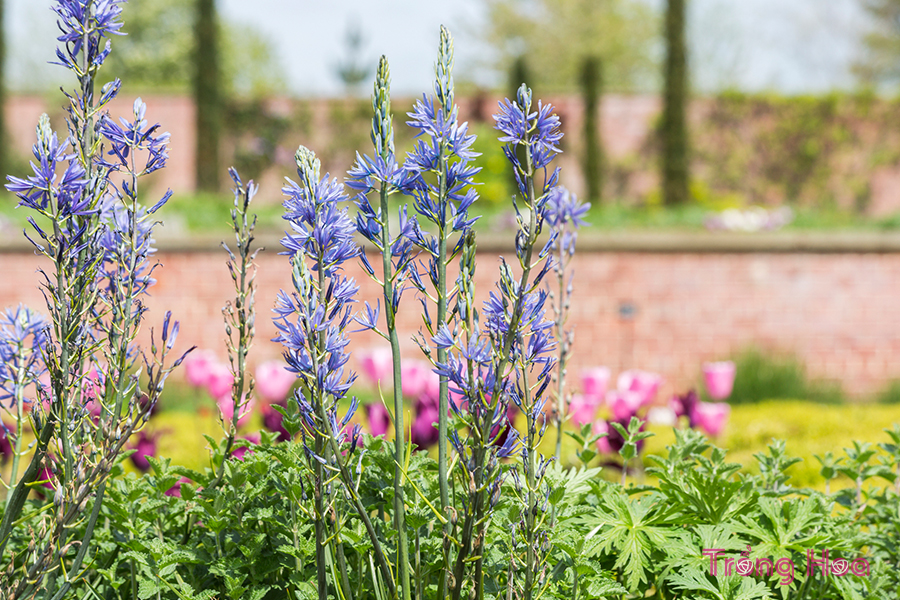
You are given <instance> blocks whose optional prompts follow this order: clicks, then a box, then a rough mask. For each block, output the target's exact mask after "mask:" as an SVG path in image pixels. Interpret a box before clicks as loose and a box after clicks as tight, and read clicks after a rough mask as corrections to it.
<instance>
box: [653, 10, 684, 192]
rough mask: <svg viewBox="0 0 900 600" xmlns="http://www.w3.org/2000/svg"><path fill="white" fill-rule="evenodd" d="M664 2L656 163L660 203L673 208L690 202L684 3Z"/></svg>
mask: <svg viewBox="0 0 900 600" xmlns="http://www.w3.org/2000/svg"><path fill="white" fill-rule="evenodd" d="M667 2H668V4H667V7H666V19H665V39H666V62H665V69H664V71H663V75H664V89H663V115H662V123H661V125H660V142H661V145H662V154H661V157H660V158H661V160H660V163H661V170H662V196H663V202H664V203H665V204H666V205H669V206H673V205H678V204H684V203H686V202H687V201H688V199H689V198H690V192H689V176H690V175H689V170H690V155H689V151H690V149H689V143H688V130H687V115H686V109H687V106H686V105H687V95H688V73H687V50H686V47H685V2H686V0H667Z"/></svg>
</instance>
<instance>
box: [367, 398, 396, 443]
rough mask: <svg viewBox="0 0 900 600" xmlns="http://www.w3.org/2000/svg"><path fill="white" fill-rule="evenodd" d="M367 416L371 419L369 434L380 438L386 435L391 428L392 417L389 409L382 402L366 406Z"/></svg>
mask: <svg viewBox="0 0 900 600" xmlns="http://www.w3.org/2000/svg"><path fill="white" fill-rule="evenodd" d="M366 415H367V416H368V417H369V432H370V433H371V434H372V435H373V436H375V437H378V436H379V435H385V434H386V433H387V432H388V429H389V428H390V426H391V416H390V414H389V413H388V410H387V408H385V407H384V404H382V403H381V402H373V403H372V404H367V405H366Z"/></svg>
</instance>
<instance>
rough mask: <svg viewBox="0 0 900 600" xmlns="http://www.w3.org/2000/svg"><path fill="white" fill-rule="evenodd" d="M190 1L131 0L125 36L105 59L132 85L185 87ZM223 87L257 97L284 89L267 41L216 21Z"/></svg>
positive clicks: (237, 26)
mask: <svg viewBox="0 0 900 600" xmlns="http://www.w3.org/2000/svg"><path fill="white" fill-rule="evenodd" d="M194 4H195V3H194V2H193V1H191V2H185V1H184V0H153V1H152V2H151V1H147V0H144V1H141V2H131V3H129V4H128V9H127V10H126V11H125V13H124V15H123V16H124V22H125V30H126V31H127V34H128V35H125V36H123V37H120V38H116V39H115V40H114V41H113V45H114V52H112V53H111V54H110V55H109V58H108V59H107V61H106V64H107V65H108V72H110V73H115V74H116V75H117V76H118V77H119V78H120V79H122V80H123V81H126V82H127V85H128V86H129V87H130V88H132V89H137V90H152V91H174V92H184V91H187V90H188V89H189V88H190V85H191V78H192V76H193V70H192V66H191V65H192V60H193V55H192V53H193V48H194V41H193V29H192V24H193V22H194V14H195V11H194ZM218 27H219V28H220V31H219V32H218V36H219V38H220V39H223V40H228V43H227V44H224V45H223V47H222V48H221V53H222V58H221V60H222V76H223V87H224V89H225V91H226V92H227V93H228V95H238V96H247V95H251V96H254V97H259V96H262V95H264V94H267V93H271V92H276V91H280V90H282V89H283V88H284V83H283V79H284V77H283V74H282V72H281V67H280V65H279V64H278V62H277V61H276V59H275V54H274V50H273V48H272V45H271V44H270V43H269V41H268V40H267V39H266V38H265V37H263V36H262V35H261V34H260V33H259V32H258V31H256V30H254V29H253V28H251V27H248V26H247V25H244V24H240V23H231V22H227V21H224V22H220V23H219V25H218Z"/></svg>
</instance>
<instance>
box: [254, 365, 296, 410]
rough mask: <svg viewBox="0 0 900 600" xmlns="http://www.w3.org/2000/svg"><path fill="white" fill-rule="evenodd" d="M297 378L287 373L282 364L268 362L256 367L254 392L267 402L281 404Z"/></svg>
mask: <svg viewBox="0 0 900 600" xmlns="http://www.w3.org/2000/svg"><path fill="white" fill-rule="evenodd" d="M295 381H297V376H296V375H295V374H294V373H291V372H290V371H288V370H287V369H286V368H285V366H284V363H282V362H281V361H278V360H270V361H269V362H264V363H263V364H261V365H259V366H258V367H256V390H257V391H258V392H259V395H260V396H261V397H262V398H264V399H265V400H268V401H269V402H276V403H277V402H282V401H284V399H285V398H287V397H288V393H289V392H290V391H291V386H292V385H294V382H295Z"/></svg>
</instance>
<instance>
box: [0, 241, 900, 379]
mask: <svg viewBox="0 0 900 600" xmlns="http://www.w3.org/2000/svg"><path fill="white" fill-rule="evenodd" d="M268 245H269V247H272V248H274V247H276V246H275V244H268ZM589 245H590V244H585V246H589ZM895 245H896V244H895ZM595 246H596V244H595ZM613 246H614V245H613ZM633 250H634V248H631V249H630V250H628V251H626V250H623V249H621V248H620V249H618V250H617V249H616V248H615V247H610V245H607V248H606V249H605V251H602V252H600V251H593V252H586V251H582V252H581V253H580V254H579V255H577V256H576V259H575V261H574V269H575V273H576V276H575V299H574V302H573V304H574V306H573V312H572V316H571V320H570V323H571V325H572V326H573V327H574V328H575V331H576V341H575V346H576V349H575V352H576V354H575V357H574V359H573V362H572V364H571V368H570V373H572V374H577V373H578V372H579V370H580V369H582V368H585V367H588V366H592V365H600V364H603V365H608V366H609V367H611V368H612V369H613V372H614V373H615V372H617V371H618V370H620V369H624V368H629V367H640V368H645V369H651V370H655V371H658V372H660V373H662V374H664V375H665V377H666V379H667V381H668V383H667V388H666V390H664V391H665V393H669V392H672V391H676V390H683V389H684V388H685V387H687V386H689V385H691V384H693V383H694V382H696V381H697V380H698V375H699V370H700V364H701V362H702V361H705V360H713V359H721V358H722V357H725V356H727V355H728V354H729V353H730V352H732V351H734V350H736V349H740V348H742V347H744V346H746V345H748V344H756V345H759V346H762V347H765V348H773V349H775V348H777V349H783V350H788V351H792V352H796V353H797V354H798V355H799V356H800V357H801V358H803V359H804V360H805V361H806V363H807V365H808V368H809V371H810V372H811V374H813V375H816V376H822V377H829V378H835V379H838V380H840V381H841V383H842V384H843V385H844V387H845V389H846V390H847V391H848V392H850V393H851V394H854V395H857V396H863V395H866V394H870V393H873V392H876V391H878V390H879V389H881V388H882V387H883V386H884V385H885V384H886V383H887V382H888V381H889V380H890V379H891V378H900V302H898V298H900V252H898V251H897V248H892V250H891V251H885V252H862V251H853V252H843V253H827V252H818V251H807V252H791V251H771V250H769V251H756V252H747V251H744V250H746V248H745V249H744V250H742V251H728V252H709V251H698V250H697V249H696V247H695V248H693V249H691V250H690V251H684V250H682V251H679V250H678V248H677V245H675V246H673V247H667V248H665V249H656V250H654V251H633ZM506 254H507V255H510V254H511V253H510V252H506ZM158 258H159V261H160V263H162V267H161V268H160V269H158V270H157V271H156V277H157V279H158V284H157V285H156V286H155V287H154V288H152V294H153V295H152V297H151V298H150V299H149V301H148V305H149V307H150V309H151V311H150V313H149V314H150V317H149V318H150V320H149V322H148V324H149V323H156V324H158V323H160V322H161V319H162V315H163V311H164V310H165V308H170V309H171V310H173V312H174V313H175V316H176V317H177V318H178V319H180V320H181V322H182V326H181V335H180V337H179V345H183V346H187V345H189V344H196V345H198V346H200V347H203V348H212V349H215V350H216V351H218V352H219V353H220V354H221V355H222V357H223V358H224V345H223V342H222V339H223V335H224V334H223V326H222V319H221V308H222V306H223V304H224V303H225V301H226V300H227V299H228V298H229V296H230V295H231V291H230V289H229V288H230V286H231V281H230V278H229V276H228V274H227V271H226V269H225V256H224V253H223V252H222V251H209V252H197V251H161V252H160V253H159V255H158ZM41 264H43V261H42V260H41V259H39V258H37V257H35V256H33V255H31V254H30V253H27V252H18V251H7V252H0V273H2V280H3V284H2V287H0V307H6V306H10V305H14V304H15V303H18V302H25V303H28V304H29V305H31V306H33V307H41V306H42V305H43V299H42V298H41V295H40V292H39V291H38V289H37V283H38V276H37V274H36V273H35V271H36V269H37V268H38V267H39V266H40V265H41ZM497 266H498V254H497V253H495V252H485V253H482V254H479V256H478V281H477V286H478V287H477V289H478V292H479V295H480V296H482V297H484V296H485V295H486V294H487V292H488V291H489V290H490V289H491V288H492V285H493V283H492V282H493V280H494V278H495V276H496V273H497ZM352 275H354V276H355V277H356V278H357V281H358V282H359V283H360V284H361V297H362V298H366V299H371V300H374V299H375V298H376V297H377V294H378V291H377V289H376V286H375V285H374V284H373V283H372V282H371V281H370V280H368V278H366V277H364V276H363V274H362V273H361V272H355V273H352ZM257 281H258V284H259V292H258V295H257V307H258V310H259V318H258V319H257V332H256V333H257V343H256V347H255V348H254V350H253V354H252V356H254V357H255V360H256V361H261V360H265V359H270V358H275V357H277V356H279V354H280V350H279V348H278V345H277V344H274V343H272V342H270V341H269V340H270V339H271V338H272V337H273V336H274V335H275V329H274V327H273V325H272V323H271V320H270V319H269V318H268V315H269V313H268V311H269V309H270V308H271V307H272V305H273V303H274V298H275V294H276V292H277V290H278V289H279V288H281V287H287V286H289V285H290V276H289V268H288V264H287V262H286V258H285V257H283V256H278V255H277V254H275V253H274V252H264V253H262V254H260V257H259V274H258V278H257ZM624 305H631V306H633V307H634V308H635V309H636V313H635V316H634V318H633V319H630V320H629V319H626V318H623V317H622V316H621V311H620V309H621V308H622V307H623V306H624ZM399 318H400V323H401V326H402V328H403V335H402V339H404V340H405V345H406V347H405V355H408V356H416V353H417V350H416V348H415V346H414V345H413V343H412V342H411V341H409V338H410V335H411V334H412V333H413V332H414V331H415V330H416V328H417V327H418V324H419V320H418V319H419V313H418V304H417V303H416V302H415V300H414V298H413V296H412V294H409V295H408V296H407V297H405V299H404V305H403V308H402V310H401V312H400V317H399ZM145 333H146V332H145ZM378 342H379V338H377V336H375V335H374V334H372V333H364V334H357V335H356V336H355V337H354V340H353V345H352V348H357V349H358V348H364V347H367V346H371V345H374V344H377V343H378Z"/></svg>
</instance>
